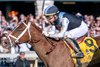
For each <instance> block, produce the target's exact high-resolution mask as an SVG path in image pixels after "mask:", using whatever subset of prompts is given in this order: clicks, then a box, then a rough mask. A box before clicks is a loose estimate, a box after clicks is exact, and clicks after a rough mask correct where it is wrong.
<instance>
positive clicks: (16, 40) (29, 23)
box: [9, 21, 31, 42]
mask: <svg viewBox="0 0 100 67" xmlns="http://www.w3.org/2000/svg"><path fill="white" fill-rule="evenodd" d="M22 23H23V24H24V25H25V26H26V28H25V29H24V30H23V32H22V33H21V34H20V35H19V36H18V37H15V36H13V35H11V34H10V35H9V37H12V38H14V39H15V42H19V39H20V38H21V37H22V36H23V35H24V34H25V32H26V31H27V30H28V34H29V41H31V34H30V25H31V22H30V21H29V22H28V25H27V24H26V23H25V22H22ZM16 28H17V27H16Z"/></svg>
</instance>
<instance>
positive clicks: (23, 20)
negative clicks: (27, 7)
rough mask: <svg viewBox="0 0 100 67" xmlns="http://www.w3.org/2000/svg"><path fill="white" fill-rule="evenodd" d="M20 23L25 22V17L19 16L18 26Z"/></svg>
mask: <svg viewBox="0 0 100 67" xmlns="http://www.w3.org/2000/svg"><path fill="white" fill-rule="evenodd" d="M21 22H26V16H25V15H24V14H21V15H20V17H19V24H20V23H21Z"/></svg>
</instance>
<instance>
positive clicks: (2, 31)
mask: <svg viewBox="0 0 100 67" xmlns="http://www.w3.org/2000/svg"><path fill="white" fill-rule="evenodd" d="M75 15H76V16H78V17H80V18H82V19H83V20H84V21H85V22H86V23H87V25H88V28H89V29H88V33H87V36H90V37H97V36H100V16H98V17H94V16H93V15H88V14H85V15H82V14H81V13H79V12H78V13H76V14H75ZM8 17H9V18H8V19H6V18H5V16H4V15H3V13H2V11H1V10H0V52H1V53H6V52H9V50H8V49H7V47H6V46H7V44H6V43H5V42H4V41H5V40H6V36H7V35H9V34H10V33H11V32H12V31H13V30H14V28H15V27H16V26H17V25H18V24H20V23H21V22H23V21H26V18H27V17H29V20H30V21H32V20H34V16H33V15H32V14H31V13H30V14H29V15H27V16H25V14H20V15H19V13H18V12H17V11H11V12H9V13H8ZM38 25H39V24H38ZM23 44H24V45H26V46H27V47H28V48H31V45H30V44H27V43H23ZM20 46H22V45H20ZM20 46H17V48H16V49H17V52H18V48H19V47H20ZM23 48H24V47H23ZM21 50H23V49H21ZM26 51H29V49H26Z"/></svg>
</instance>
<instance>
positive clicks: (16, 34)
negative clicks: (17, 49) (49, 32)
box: [8, 20, 75, 67]
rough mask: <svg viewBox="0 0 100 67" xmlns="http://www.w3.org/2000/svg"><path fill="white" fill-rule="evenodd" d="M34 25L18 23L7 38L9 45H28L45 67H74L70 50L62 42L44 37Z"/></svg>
mask: <svg viewBox="0 0 100 67" xmlns="http://www.w3.org/2000/svg"><path fill="white" fill-rule="evenodd" d="M35 23H36V21H35V20H34V21H29V22H22V23H20V24H19V25H18V26H17V27H16V28H15V29H14V31H13V32H12V33H11V34H10V35H9V36H8V37H9V39H10V41H11V43H12V42H14V43H18V42H19V43H23V42H28V43H30V44H31V45H32V47H33V49H34V50H35V51H36V53H37V55H38V56H39V57H40V58H41V60H42V61H43V62H44V64H45V66H46V67H75V64H74V62H73V59H72V57H71V54H70V50H69V48H68V46H66V44H65V43H64V42H63V40H55V39H50V38H47V37H45V36H44V35H43V34H42V30H41V29H40V28H39V27H37V26H36V25H35ZM12 46H13V45H12Z"/></svg>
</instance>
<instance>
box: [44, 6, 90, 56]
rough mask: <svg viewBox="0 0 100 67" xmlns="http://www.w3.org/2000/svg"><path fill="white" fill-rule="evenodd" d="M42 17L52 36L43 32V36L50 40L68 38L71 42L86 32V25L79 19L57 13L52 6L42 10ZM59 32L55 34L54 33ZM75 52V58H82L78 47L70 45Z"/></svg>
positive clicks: (63, 13)
mask: <svg viewBox="0 0 100 67" xmlns="http://www.w3.org/2000/svg"><path fill="white" fill-rule="evenodd" d="M44 16H45V17H46V19H47V20H48V22H50V25H52V26H53V27H52V28H53V29H52V32H53V33H52V34H51V33H48V31H43V34H44V35H45V36H47V37H50V38H55V39H56V38H57V39H58V38H63V39H64V38H65V37H68V38H70V39H71V40H72V41H74V39H77V38H80V37H82V36H83V35H85V34H86V33H87V32H88V27H87V24H86V23H85V22H84V21H83V20H82V19H81V18H78V17H76V16H74V15H72V14H69V13H66V12H59V10H58V8H57V7H56V6H54V5H52V6H48V7H47V8H46V9H45V10H44ZM57 30H58V31H59V32H56V31H57ZM71 46H72V47H74V50H75V51H76V54H75V57H84V55H83V53H82V52H81V50H80V48H79V45H76V44H74V45H72V44H71Z"/></svg>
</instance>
